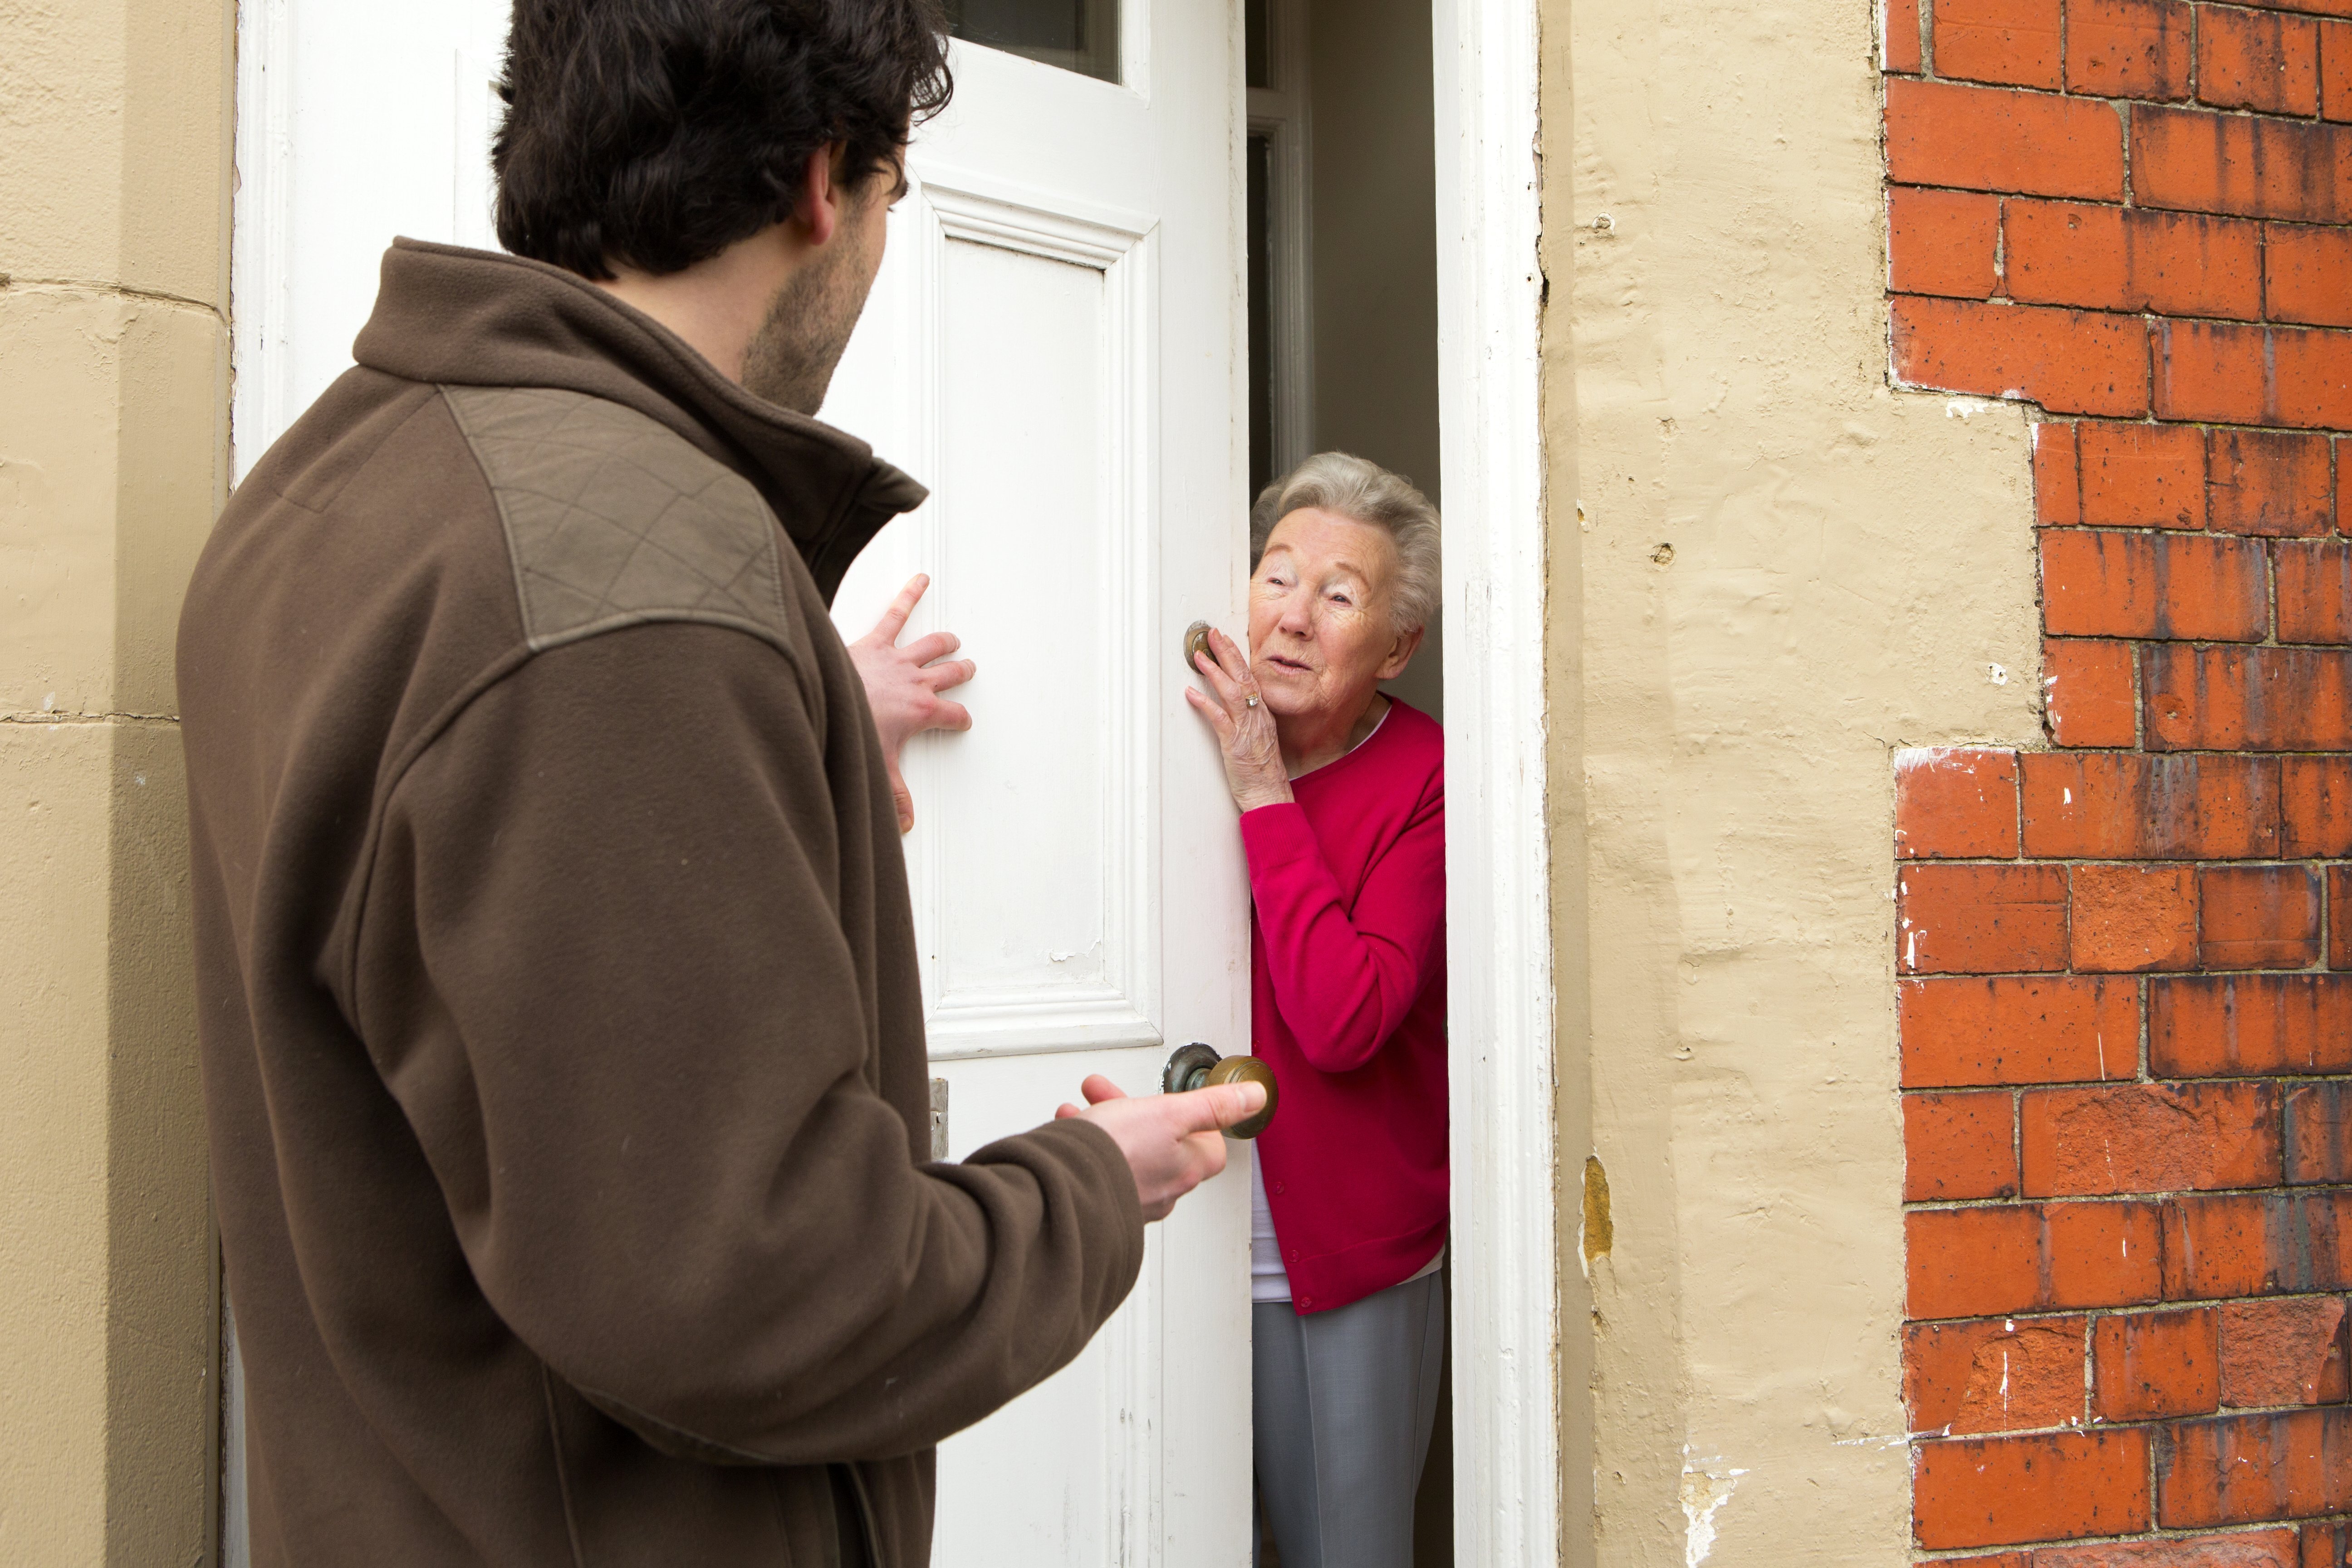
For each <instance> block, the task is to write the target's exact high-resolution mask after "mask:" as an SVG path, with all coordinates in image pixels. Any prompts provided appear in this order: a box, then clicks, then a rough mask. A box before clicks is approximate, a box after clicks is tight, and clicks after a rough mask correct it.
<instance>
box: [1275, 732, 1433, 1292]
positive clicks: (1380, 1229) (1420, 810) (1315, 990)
mask: <svg viewBox="0 0 2352 1568" xmlns="http://www.w3.org/2000/svg"><path fill="white" fill-rule="evenodd" d="M1391 703H1392V704H1393V705H1392V706H1391V708H1390V710H1389V713H1388V716H1387V718H1385V719H1384V720H1383V721H1381V726H1380V728H1379V729H1378V730H1376V731H1373V733H1372V735H1371V736H1370V739H1368V740H1366V741H1365V742H1363V744H1361V745H1360V746H1358V747H1357V748H1356V749H1355V750H1354V751H1352V752H1349V753H1348V754H1347V755H1346V756H1343V757H1341V758H1340V759H1339V761H1337V762H1335V763H1329V764H1328V765H1326V766H1324V767H1320V768H1318V769H1316V770H1315V771H1314V772H1313V773H1307V774H1304V775H1302V776H1300V777H1299V778H1297V779H1294V780H1292V781H1291V786H1290V787H1291V793H1292V794H1293V795H1295V796H1297V799H1296V800H1295V801H1294V802H1292V803H1289V804H1286V805H1265V806H1260V807H1258V808H1257V809H1256V810H1255V811H1251V812H1245V813H1244V814H1243V816H1242V844H1243V847H1244V849H1245V850H1246V851H1247V853H1248V856H1249V872H1250V892H1251V896H1252V898H1253V900H1255V904H1256V911H1257V912H1256V919H1255V921H1254V922H1253V930H1252V932H1251V939H1250V957H1251V1029H1252V1035H1253V1037H1254V1040H1255V1053H1256V1054H1257V1055H1258V1056H1259V1057H1262V1058H1265V1062H1266V1065H1267V1066H1269V1067H1271V1068H1273V1069H1274V1076H1275V1081H1276V1083H1277V1084H1278V1085H1279V1086H1280V1088H1281V1090H1282V1104H1281V1108H1280V1109H1279V1110H1277V1111H1276V1115H1275V1119H1274V1124H1273V1125H1272V1126H1271V1127H1269V1128H1267V1129H1266V1131H1265V1134H1264V1135H1263V1136H1262V1137H1260V1138H1259V1139H1258V1141H1257V1157H1258V1160H1259V1162H1260V1164H1261V1166H1262V1168H1263V1173H1264V1175H1265V1196H1266V1204H1267V1206H1268V1207H1269V1208H1271V1209H1272V1210H1273V1213H1274V1229H1275V1236H1276V1239H1277V1240H1278V1241H1279V1242H1280V1243H1281V1245H1282V1262H1283V1267H1284V1268H1286V1270H1288V1272H1289V1275H1290V1300H1291V1305H1292V1307H1293V1309H1294V1310H1297V1311H1298V1312H1300V1313H1302V1314H1303V1313H1307V1312H1327V1311H1329V1310H1332V1309H1333V1308H1335V1307H1344V1306H1346V1305H1348V1304H1349V1302H1350V1301H1355V1300H1361V1299H1362V1298H1364V1297H1366V1296H1369V1295H1370V1294H1371V1293H1372V1292H1373V1291H1375V1290H1383V1289H1387V1288H1388V1287H1390V1286H1391V1285H1394V1284H1396V1283H1398V1282H1399V1281H1401V1280H1403V1279H1410V1278H1411V1277H1412V1275H1413V1274H1414V1273H1415V1272H1416V1271H1417V1270H1419V1269H1420V1268H1421V1267H1422V1266H1423V1264H1425V1263H1427V1262H1428V1261H1429V1260H1430V1259H1431V1258H1434V1257H1436V1256H1437V1250H1438V1248H1439V1247H1443V1246H1444V1243H1445V1218H1446V1166H1445V1157H1446V1150H1445V1128H1446V1122H1445V746H1444V736H1443V734H1442V733H1441V731H1439V730H1438V727H1437V721H1435V720H1433V719H1432V718H1430V717H1429V715H1428V714H1426V713H1423V712H1421V711H1420V710H1417V709H1413V708H1409V707H1407V706H1405V704H1403V703H1402V702H1396V701H1394V700H1393V699H1391Z"/></svg>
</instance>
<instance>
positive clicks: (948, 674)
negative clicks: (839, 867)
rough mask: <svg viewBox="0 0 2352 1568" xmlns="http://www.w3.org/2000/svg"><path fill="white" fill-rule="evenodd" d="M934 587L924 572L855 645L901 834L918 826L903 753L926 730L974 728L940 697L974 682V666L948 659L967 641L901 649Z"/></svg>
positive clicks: (940, 637)
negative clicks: (911, 619)
mask: <svg viewBox="0 0 2352 1568" xmlns="http://www.w3.org/2000/svg"><path fill="white" fill-rule="evenodd" d="M930 585H931V580H930V578H929V576H927V575H925V574H922V573H920V572H918V573H917V574H915V575H914V576H912V577H910V578H908V580H907V585H906V586H905V587H904V588H901V589H899V590H898V597H897V598H895V599H893V600H891V601H890V607H889V608H888V609H887V610H885V611H883V612H882V618H881V619H880V620H878V621H877V622H875V623H874V629H873V630H872V631H870V632H867V633H866V635H865V636H864V637H859V638H858V639H857V640H856V642H854V643H851V644H850V645H849V657H850V658H851V659H852V660H854V661H855V662H856V665H857V676H858V679H861V680H863V681H864V682H865V683H866V706H867V707H868V708H871V709H872V710H874V728H875V729H876V730H877V731H879V732H880V734H881V736H882V764H883V766H884V767H885V768H887V769H888V770H889V774H890V798H891V799H892V800H893V801H894V802H896V803H897V805H898V831H899V832H901V833H904V832H906V831H907V829H908V828H910V827H912V826H915V797H914V796H913V795H910V794H909V793H908V790H907V781H906V780H905V779H903V778H901V777H899V776H898V749H899V748H900V747H902V746H904V745H905V744H906V743H907V742H908V741H909V740H911V739H913V738H914V737H915V736H917V735H919V734H921V733H922V732H923V731H926V730H969V729H971V712H970V711H969V710H966V709H965V707H964V705H963V704H962V703H961V702H950V701H949V700H947V699H946V698H944V697H942V696H940V693H941V692H942V691H945V690H947V689H949V688H950V687H956V686H961V685H962V684H963V683H964V682H965V681H967V680H970V679H971V676H972V669H973V668H974V667H973V665H972V662H971V660H970V659H968V658H949V657H948V655H950V654H951V653H953V652H955V651H956V649H957V648H959V647H962V646H963V644H962V641H961V639H960V638H959V637H956V635H955V634H954V633H952V632H933V633H931V634H930V635H929V636H928V637H917V638H916V639H915V640H914V641H913V642H910V643H908V645H907V646H906V647H899V646H898V633H899V632H900V631H901V630H903V629H904V628H905V626H906V625H907V617H908V616H911V615H913V614H914V613H915V606H916V605H919V604H920V603H921V602H922V598H923V590H925V589H926V588H929V586H930Z"/></svg>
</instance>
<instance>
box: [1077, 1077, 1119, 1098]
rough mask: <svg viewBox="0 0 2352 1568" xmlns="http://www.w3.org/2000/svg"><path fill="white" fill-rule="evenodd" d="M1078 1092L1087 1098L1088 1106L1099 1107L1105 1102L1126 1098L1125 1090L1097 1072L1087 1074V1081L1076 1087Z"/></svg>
mask: <svg viewBox="0 0 2352 1568" xmlns="http://www.w3.org/2000/svg"><path fill="white" fill-rule="evenodd" d="M1078 1092H1079V1093H1080V1094H1083V1095H1085V1096H1086V1097H1087V1104H1088V1105H1100V1104H1102V1103H1103V1102H1104V1101H1106V1100H1125V1099H1126V1098H1127V1090H1125V1089H1121V1088H1119V1087H1118V1085H1117V1084H1115V1083H1113V1082H1111V1080H1110V1079H1107V1078H1105V1077H1103V1075H1102V1074H1100V1073H1098V1072H1095V1073H1088V1074H1087V1081H1086V1082H1084V1083H1082V1084H1080V1085H1078Z"/></svg>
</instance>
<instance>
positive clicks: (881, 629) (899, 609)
mask: <svg viewBox="0 0 2352 1568" xmlns="http://www.w3.org/2000/svg"><path fill="white" fill-rule="evenodd" d="M930 585H931V579H930V577H929V575H928V574H924V573H921V572H918V573H916V574H914V575H913V576H911V577H909V578H908V579H907V585H906V586H905V587H903V588H901V589H899V590H898V597H897V598H895V599H893V600H891V601H890V607H889V608H888V609H887V610H885V611H883V612H882V618H881V619H880V620H878V621H877V622H875V623H874V635H875V636H877V637H880V638H881V639H882V640H883V641H885V642H893V643H895V642H897V641H898V628H899V627H901V626H905V625H906V624H907V617H908V616H911V615H913V614H914V613H915V606H916V605H919V604H921V603H922V602H923V590H924V589H926V588H928V587H929V586H930Z"/></svg>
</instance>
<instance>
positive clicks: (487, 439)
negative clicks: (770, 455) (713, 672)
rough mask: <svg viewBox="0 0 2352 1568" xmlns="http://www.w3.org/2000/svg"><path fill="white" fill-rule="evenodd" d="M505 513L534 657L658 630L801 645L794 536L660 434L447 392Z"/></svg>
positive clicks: (558, 407)
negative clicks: (700, 628) (792, 563)
mask: <svg viewBox="0 0 2352 1568" xmlns="http://www.w3.org/2000/svg"><path fill="white" fill-rule="evenodd" d="M441 392H442V395H443V396H445V397H446V398H447V399H448V401H449V407H450V411H451V412H452V413H453V414H454V415H455V416H456V417H457V427H458V428H459V429H460V430H462V431H464V432H465V435H466V439H467V443H468V444H470V445H471V446H472V447H473V449H474V456H475V458H477V459H478V461H479V462H480V463H481V465H482V472H483V473H484V474H485V475H486V476H487V477H488V479H489V482H490V490H491V493H492V494H493V495H494V496H495V497H496V498H497V500H498V506H499V519H500V521H502V523H503V524H504V526H505V529H506V536H507V549H508V552H509V554H510V555H511V557H512V558H513V562H514V574H515V594H516V596H517V597H518V598H519V599H520V601H521V605H522V621H523V632H524V635H525V637H527V638H528V639H529V642H530V647H531V649H532V651H534V652H538V651H541V650H544V649H546V648H549V647H554V646H556V645H557V644H560V643H566V642H572V641H575V640H577V639H578V638H581V637H593V636H594V635H595V634H597V633H599V632H604V631H611V630H614V629H617V628H618V627H621V626H635V625H637V624H639V623H642V622H646V621H677V620H690V621H708V622H712V623H716V624H719V625H722V626H736V627H738V628H740V629H741V630H744V631H748V632H751V633H753V634H754V635H756V636H759V637H764V638H765V639H767V640H768V641H770V642H772V643H774V644H776V645H777V646H778V647H781V648H782V649H783V650H784V651H785V652H786V653H788V654H790V653H792V652H793V650H794V646H795V645H796V644H797V643H798V642H799V640H800V637H799V628H798V627H797V626H796V625H795V620H796V617H795V616H793V612H792V608H791V601H790V599H789V598H788V597H787V596H786V595H785V592H784V584H783V563H782V555H781V551H782V530H781V529H780V528H778V527H777V525H776V520H775V517H774V515H773V514H772V513H771V512H770V511H769V510H768V504H767V502H766V501H764V500H761V497H760V493H759V491H758V490H756V489H753V488H752V487H751V481H750V480H748V479H744V478H743V476H742V475H740V474H738V473H736V472H735V471H734V470H733V469H731V468H728V467H727V466H726V465H725V464H723V463H721V462H719V461H718V460H716V459H715V458H711V457H710V456H709V455H708V454H707V453H704V452H701V451H698V450H697V449H696V448H695V447H694V446H693V445H692V444H691V443H689V442H688V441H687V440H685V439H684V438H683V437H680V436H678V435H677V432H675V431H673V430H669V429H666V428H665V427H663V426H661V425H660V424H658V423H656V421H655V420H653V419H650V418H648V417H646V416H645V415H643V414H640V413H638V412H637V411H636V410H635V409H634V408H625V407H623V406H622V405H619V404H617V403H610V402H607V401H605V400H604V399H603V398H601V397H590V396H588V395H585V394H583V393H577V392H567V391H562V390H560V389H557V388H552V387H528V386H521V387H504V386H444V387H443V388H442V389H441Z"/></svg>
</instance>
